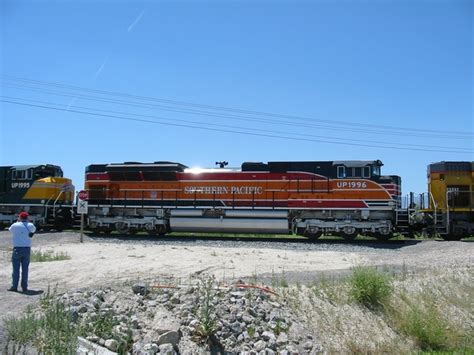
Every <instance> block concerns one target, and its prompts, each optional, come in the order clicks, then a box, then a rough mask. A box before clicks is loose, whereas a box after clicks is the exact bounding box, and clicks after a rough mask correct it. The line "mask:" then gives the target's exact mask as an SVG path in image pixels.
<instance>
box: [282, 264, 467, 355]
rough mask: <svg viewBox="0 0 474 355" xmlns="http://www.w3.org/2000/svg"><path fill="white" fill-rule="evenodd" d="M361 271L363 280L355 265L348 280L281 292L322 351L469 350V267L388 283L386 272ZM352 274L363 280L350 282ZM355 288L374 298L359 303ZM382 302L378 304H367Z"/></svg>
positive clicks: (402, 278)
mask: <svg viewBox="0 0 474 355" xmlns="http://www.w3.org/2000/svg"><path fill="white" fill-rule="evenodd" d="M365 271H367V270H364V272H363V273H362V279H360V277H361V273H360V269H356V270H355V273H354V274H353V275H352V276H349V277H348V278H347V279H327V278H326V279H321V280H320V281H318V282H316V283H314V284H313V285H311V286H303V287H296V286H292V287H289V288H283V289H281V290H280V292H282V294H283V298H284V299H286V300H287V302H288V304H289V305H290V306H291V307H292V308H293V309H294V311H295V312H296V313H297V314H298V315H299V316H300V317H302V318H303V319H305V320H306V323H307V324H308V326H309V327H310V328H312V329H313V331H314V333H315V335H317V338H318V340H319V341H321V343H322V344H323V346H324V347H325V350H326V351H327V352H329V353H341V352H342V353H364V354H380V353H413V352H420V351H444V352H448V353H453V352H454V353H474V333H473V330H474V314H473V313H472V299H474V282H473V275H474V272H473V270H472V268H467V267H457V266H453V267H451V268H449V269H446V268H444V269H442V270H425V271H423V272H422V273H419V274H410V275H409V276H407V275H406V274H405V273H404V274H403V275H400V276H398V277H394V278H393V279H392V280H393V282H392V283H391V286H389V285H390V283H387V280H389V278H386V277H387V276H386V274H385V275H382V278H380V277H379V276H381V274H378V272H375V274H374V271H373V270H369V272H368V273H366V272H365ZM374 275H375V276H374ZM355 276H357V277H358V278H359V281H360V280H362V282H358V283H354V278H355ZM354 289H356V290H357V292H356V294H358V295H360V292H359V291H362V293H363V294H364V293H365V292H367V295H369V296H370V295H375V296H374V297H375V298H372V297H371V296H370V297H363V298H362V300H363V301H362V302H361V301H360V300H359V299H357V298H355V297H354ZM374 290H375V291H374ZM387 290H390V292H389V293H387ZM379 291H383V292H382V293H380V292H379ZM380 295H383V296H382V297H381V298H378V297H379V296H380ZM382 300H383V302H382ZM381 303H383V307H372V305H374V304H377V305H379V304H381Z"/></svg>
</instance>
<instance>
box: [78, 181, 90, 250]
mask: <svg viewBox="0 0 474 355" xmlns="http://www.w3.org/2000/svg"><path fill="white" fill-rule="evenodd" d="M77 198H78V200H77V213H79V214H80V215H81V243H83V242H84V215H85V214H87V210H88V206H87V205H88V203H87V200H88V199H89V192H88V191H86V190H81V191H79V193H78V194H77Z"/></svg>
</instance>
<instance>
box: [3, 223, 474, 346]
mask: <svg viewBox="0 0 474 355" xmlns="http://www.w3.org/2000/svg"><path fill="white" fill-rule="evenodd" d="M10 250H11V248H10V235H9V233H8V232H7V231H1V232H0V314H1V316H2V318H3V317H4V316H7V315H9V314H17V313H20V312H22V311H23V310H24V309H25V307H26V306H27V305H28V304H30V303H33V302H36V301H37V300H38V299H39V297H40V295H34V296H33V295H30V296H28V295H24V294H21V293H12V292H7V291H6V290H7V288H8V287H9V286H10V282H11V263H10V257H11V252H10ZM33 250H42V251H49V250H51V251H54V252H63V253H67V254H68V255H69V256H70V260H63V261H51V262H41V263H31V264H30V278H29V285H30V289H32V290H38V291H46V290H47V289H48V287H51V288H55V287H57V289H58V291H59V292H61V291H65V290H70V289H73V288H80V287H89V286H93V287H100V286H103V285H108V284H110V283H114V282H121V281H126V280H137V279H154V280H163V279H167V278H181V279H183V280H184V279H186V278H188V277H189V276H190V275H196V274H203V273H204V274H213V275H215V276H216V277H217V278H218V279H219V280H223V281H231V280H236V279H238V278H242V279H250V278H257V279H258V280H266V281H268V280H269V279H270V278H271V277H272V276H273V275H276V276H278V277H281V276H282V275H284V277H285V278H286V279H287V280H288V282H289V283H292V282H302V283H305V282H311V281H313V280H315V279H316V278H317V277H318V276H320V275H323V274H324V275H325V276H329V275H338V274H340V273H344V272H345V271H347V270H349V269H350V268H351V267H354V266H356V265H361V264H364V265H379V266H382V265H387V266H390V267H394V268H395V269H397V268H399V269H401V268H403V269H416V268H437V267H443V266H446V265H452V264H465V265H472V264H473V262H474V243H473V242H444V241H423V242H407V243H397V244H373V245H370V244H327V243H318V244H306V243H290V244H283V243H274V244H273V243H271V242H264V243H262V242H249V243H245V242H235V241H218V242H216V241H182V240H178V241H170V240H167V241H159V240H150V239H137V240H135V241H130V240H127V241H123V240H119V239H117V238H112V239H108V240H106V239H104V238H89V237H85V239H84V243H80V242H79V234H78V233H71V232H64V233H45V234H37V235H35V237H34V241H33ZM4 338H5V334H4V329H3V326H2V325H1V324H0V344H1V342H2V340H4Z"/></svg>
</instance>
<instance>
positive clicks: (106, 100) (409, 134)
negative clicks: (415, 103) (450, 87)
mask: <svg viewBox="0 0 474 355" xmlns="http://www.w3.org/2000/svg"><path fill="white" fill-rule="evenodd" d="M4 86H5V87H10V88H14V89H19V90H26V91H31V92H37V93H42V94H48V95H55V96H63V97H71V98H82V99H85V100H90V101H98V102H104V103H113V104H119V105H126V106H133V107H141V108H148V109H158V110H160V111H169V112H178V113H185V114H192V115H200V116H210V117H218V118H226V119H232V120H239V121H250V122H260V123H269V124H276V125H285V126H291V127H304V128H318V129H327V130H333V131H344V132H356V133H374V134H378V135H381V134H382V135H383V134H385V135H396V136H404V137H423V138H444V139H458V140H459V139H464V140H470V139H471V138H470V137H468V136H460V137H455V136H449V135H439V134H433V133H431V134H422V133H413V132H397V131H395V132H389V131H380V130H368V129H362V128H359V129H357V128H344V127H337V126H327V125H318V124H304V123H289V122H287V121H279V120H271V119H265V118H254V117H247V116H240V115H229V114H219V113H212V112H206V111H197V110H189V109H180V108H174V107H169V106H161V105H155V104H146V103H145V104H144V103H137V102H134V101H128V100H119V99H110V98H103V97H97V96H91V95H84V94H78V93H69V92H64V91H54V90H47V89H43V88H36V87H31V86H25V85H24V84H23V85H21V84H20V85H18V84H10V83H7V84H4Z"/></svg>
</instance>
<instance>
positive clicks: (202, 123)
mask: <svg viewBox="0 0 474 355" xmlns="http://www.w3.org/2000/svg"><path fill="white" fill-rule="evenodd" d="M0 97H1V98H4V99H8V100H16V101H27V102H33V103H37V104H43V105H55V106H63V105H62V104H58V103H54V102H46V101H41V100H32V99H25V98H19V97H12V96H0ZM68 107H69V108H71V107H74V108H78V109H82V110H88V111H98V112H105V113H111V114H119V115H132V116H137V117H146V118H153V119H158V120H165V121H173V122H184V123H191V124H201V125H208V126H214V127H222V128H230V129H246V130H252V131H258V132H266V133H273V134H289V135H298V136H305V137H312V138H324V139H334V140H346V138H340V137H330V136H320V135H314V134H307V133H300V132H297V133H292V132H288V131H285V132H283V131H275V130H268V129H260V128H253V127H252V128H246V127H240V126H233V125H225V124H218V123H208V122H203V121H190V120H184V119H178V118H167V117H160V116H155V115H144V114H138V113H132V112H122V111H114V110H104V109H99V108H95V107H93V108H91V107H84V106H77V105H68ZM68 110H69V109H66V110H65V111H68ZM352 141H354V142H362V143H366V141H363V140H358V139H352ZM371 143H380V144H396V143H393V142H382V141H374V140H371ZM405 146H406V147H410V146H412V147H421V148H431V149H436V148H438V149H439V148H443V149H448V150H456V151H459V152H466V153H469V152H470V151H466V150H465V149H464V148H459V147H447V146H432V145H425V144H405Z"/></svg>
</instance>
